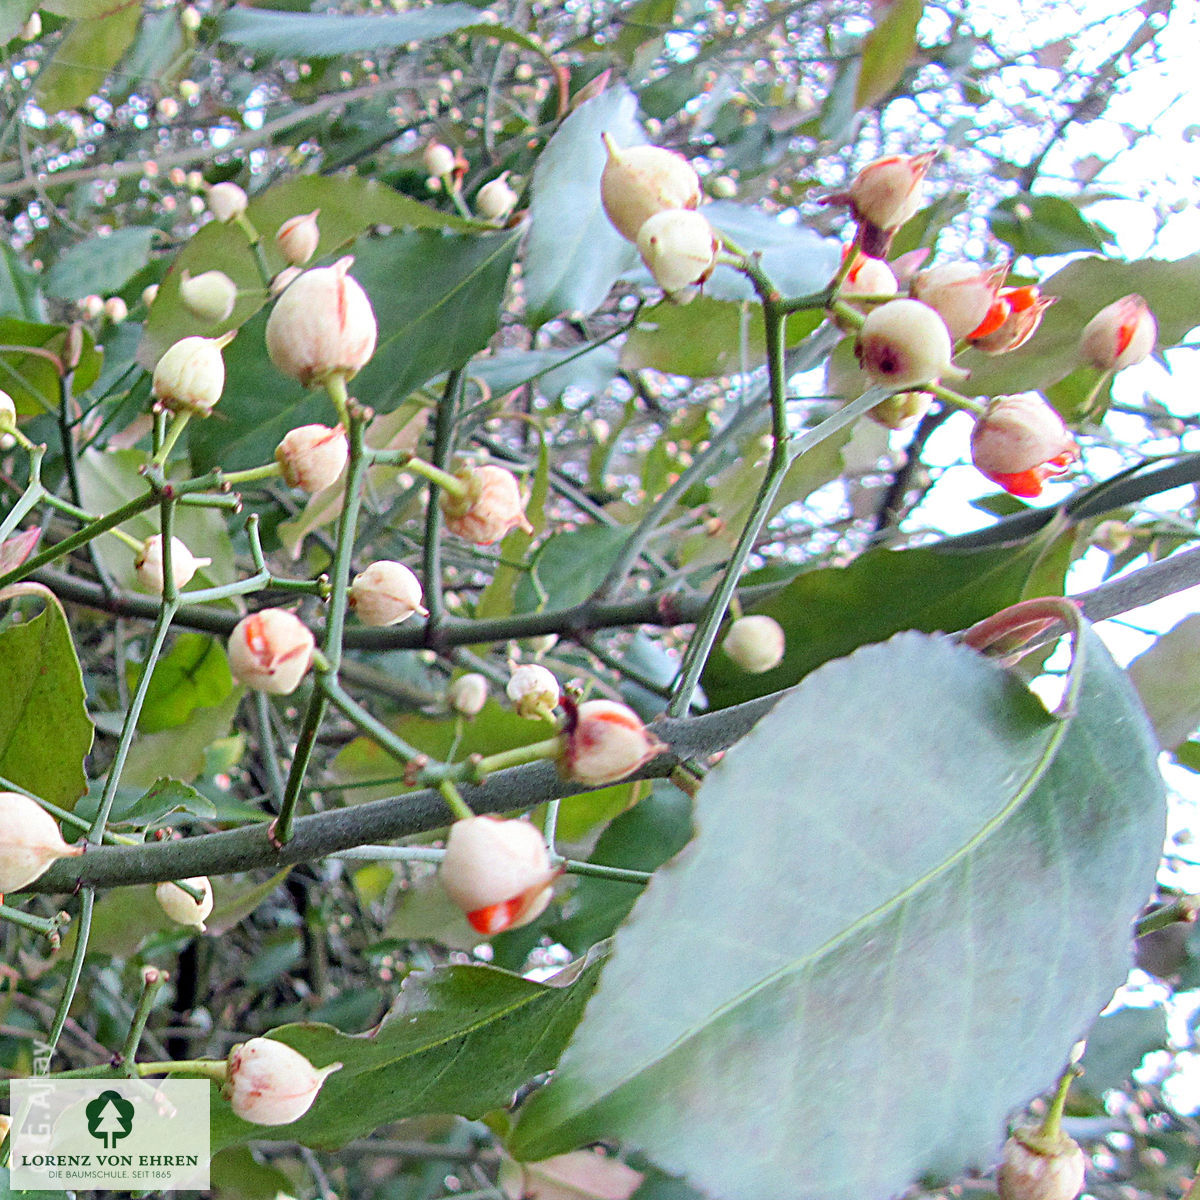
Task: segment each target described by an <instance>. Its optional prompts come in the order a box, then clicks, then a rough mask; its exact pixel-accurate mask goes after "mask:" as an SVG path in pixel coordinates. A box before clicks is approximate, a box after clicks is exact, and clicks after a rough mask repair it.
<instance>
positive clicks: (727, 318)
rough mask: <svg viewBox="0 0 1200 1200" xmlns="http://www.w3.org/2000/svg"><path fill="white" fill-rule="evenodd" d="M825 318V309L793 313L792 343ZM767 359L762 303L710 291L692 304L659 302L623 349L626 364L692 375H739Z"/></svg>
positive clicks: (789, 336) (789, 333) (644, 315)
mask: <svg viewBox="0 0 1200 1200" xmlns="http://www.w3.org/2000/svg"><path fill="white" fill-rule="evenodd" d="M822 319H823V314H821V313H808V312H801V313H795V314H793V315H792V316H790V317H788V319H787V330H786V335H785V336H786V342H787V345H788V346H796V345H799V344H800V342H802V341H803V340H804V339H805V338H806V337H807V336H808V335H809V334H810V333H812V331H813V330H814V329H816V327H817V326H818V325H819V324H820V323H821V321H822ZM765 361H766V340H765V333H764V327H763V316H762V309H761V308H760V307H759V306H758V305H756V304H752V303H749V302H743V301H735V300H713V299H710V298H709V297H708V296H700V297H699V298H698V299H696V300H693V301H692V302H691V303H690V304H683V305H680V304H671V303H663V304H657V305H655V306H654V307H653V308H651V309H648V310H647V311H645V312H643V313H642V315H641V317H639V319H638V322H637V324H636V325H635V326H634V328H633V329H632V330H631V331H630V333H629V336H628V337H627V338H626V339H625V345H624V346H623V347H622V349H621V365H622V366H623V367H624V368H625V369H626V370H629V371H636V370H641V369H643V368H645V367H650V368H652V369H654V370H656V371H665V372H667V373H668V374H671V375H687V376H689V377H690V378H692V379H705V378H708V377H710V376H713V375H734V374H737V373H738V372H740V371H741V370H742V369H743V367H745V368H748V369H750V370H753V369H754V368H755V367H759V366H762V364H763V363H764V362H765Z"/></svg>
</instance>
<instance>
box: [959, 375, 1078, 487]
mask: <svg viewBox="0 0 1200 1200" xmlns="http://www.w3.org/2000/svg"><path fill="white" fill-rule="evenodd" d="M1078 457H1079V447H1078V446H1077V445H1076V444H1075V439H1074V438H1073V437H1072V436H1071V434H1070V431H1069V430H1068V429H1067V427H1066V425H1065V424H1064V423H1063V419H1062V417H1060V416H1059V415H1058V412H1057V411H1056V410H1055V409H1053V408H1051V407H1050V405H1049V404H1047V403H1046V401H1045V400H1043V399H1042V398H1041V396H1039V395H1037V393H1035V392H1027V393H1023V394H1021V395H1017V396H997V397H995V399H993V400H992V401H991V403H990V404H989V405H988V407H987V410H986V412H985V413H984V414H983V416H982V417H980V418H979V420H978V421H976V423H975V428H974V430H973V431H972V433H971V458H972V460H973V461H974V463H975V467H976V469H977V470H979V471H981V472H982V473H983V474H984V475H986V476H987V478H988V479H990V480H992V482H993V483H998V484H999V485H1000V486H1001V487H1002V488H1004V489H1005V490H1006V491H1008V492H1011V493H1012V494H1013V495H1014V496H1023V497H1034V496H1038V495H1040V494H1041V491H1042V486H1043V484H1044V483H1045V481H1046V479H1048V478H1049V477H1050V476H1052V475H1058V474H1061V473H1062V472H1063V471H1065V470H1066V469H1067V467H1069V466H1070V465H1071V463H1073V462H1075V461H1076V460H1077V459H1078Z"/></svg>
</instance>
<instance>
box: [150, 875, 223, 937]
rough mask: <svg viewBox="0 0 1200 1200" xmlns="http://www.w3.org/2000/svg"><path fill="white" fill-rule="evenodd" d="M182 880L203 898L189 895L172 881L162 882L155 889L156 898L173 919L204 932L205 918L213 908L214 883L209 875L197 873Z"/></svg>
mask: <svg viewBox="0 0 1200 1200" xmlns="http://www.w3.org/2000/svg"><path fill="white" fill-rule="evenodd" d="M182 882H184V883H186V884H187V885H188V887H190V888H193V889H194V890H195V891H197V892H199V893H200V897H201V898H200V899H199V900H197V899H196V898H195V897H194V896H189V895H188V893H187V892H185V891H184V890H183V888H181V887H179V886H178V885H177V884H175V883H172V882H164V883H160V884H159V885H158V886H157V887H156V888H155V889H154V898H155V899H156V900H157V901H158V903H159V904H160V905H161V907H162V910H163V912H165V913H166V914H167V916H168V917H170V918H171V920H172V921H175V922H177V923H178V924H180V925H188V926H190V927H191V928H193V929H198V930H199V931H200V932H201V933H203V932H204V921H205V918H207V916H208V914H209V913H211V912H212V910H213V890H212V884H211V883H209V881H208V876H207V875H195V876H193V877H192V878H190V879H185V880H183V881H182Z"/></svg>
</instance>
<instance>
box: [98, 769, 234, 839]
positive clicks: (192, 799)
mask: <svg viewBox="0 0 1200 1200" xmlns="http://www.w3.org/2000/svg"><path fill="white" fill-rule="evenodd" d="M176 812H185V813H191V814H192V815H193V816H195V817H204V818H206V819H208V820H212V819H213V818H214V817H215V816H216V815H217V810H216V808H215V806H214V805H213V802H212V801H211V800H209V799H207V798H206V797H204V796H202V795H200V793H199V792H198V791H196V789H195V788H194V787H189V786H188V785H187V784H186V783H180V782H179V780H178V779H168V778H165V777H164V778H162V779H156V780H155V781H154V783H153V784H152V785H151V786H150V788H149V789H148V790H147V791H146V792H145V793H143V795H142V796H141V798H140V799H139V800H138V801H137V802H136V803H135V804H134V805H133V806H132V807H131V808H128V809H126V810H125V811H124V812H122V813H121V820H122V821H125V822H128V823H129V824H132V825H137V826H139V827H141V826H144V825H155V824H157V823H158V822H160V821H161V820H162V819H163V817H166V816H169V815H170V814H171V813H176Z"/></svg>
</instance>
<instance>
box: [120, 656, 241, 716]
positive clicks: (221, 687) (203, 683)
mask: <svg viewBox="0 0 1200 1200" xmlns="http://www.w3.org/2000/svg"><path fill="white" fill-rule="evenodd" d="M125 673H126V675H127V676H128V678H129V686H130V687H131V688H132V687H136V686H137V681H138V680H139V679H140V678H141V675H142V671H141V664H140V663H133V662H130V663H129V664H127V666H126V672H125ZM232 691H233V676H232V675H231V674H230V673H229V659H228V658H226V656H225V647H224V646H222V645H221V644H220V643H219V642H218V641H217V640H216V639H215V638H212V637H209V636H208V635H207V634H203V633H181V634H180V635H179V636H178V637H177V638H176V639H175V644H174V645H173V646H172V647H171V649H170V650H169V651H168V652H167V653H166V654H165V655H163V657H162V658H160V659H159V660H158V662H157V663H156V664H155V666H154V674H153V675H152V676H151V677H150V686H149V687H148V688H147V689H146V699H145V702H144V704H143V706H142V712H141V716H140V717H139V718H138V729H139V730H140V731H141V732H142V733H158V732H159V731H160V730H163V729H174V728H175V727H176V726H177V725H182V724H183V723H184V721H186V720H187V719H188V717H190V716H191V715H192V713H193V712H194V711H195V710H196V709H197V708H211V707H212V706H213V705H214V704H220V703H221V702H222V701H223V700H225V699H227V698H228V696H229V694H230V693H231V692H232Z"/></svg>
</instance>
